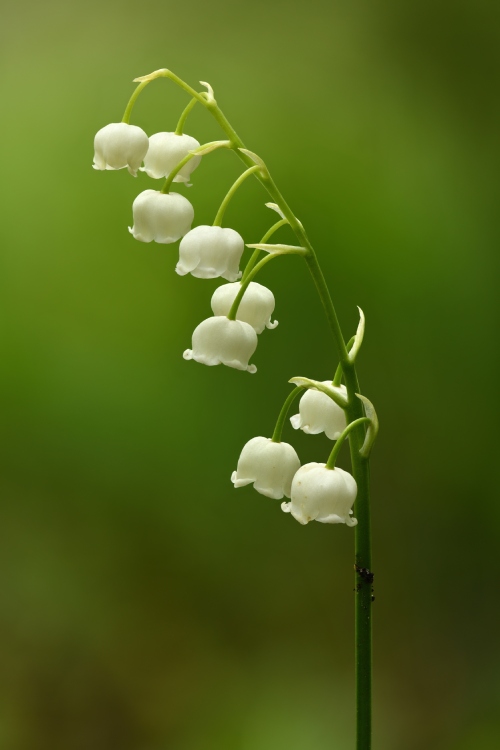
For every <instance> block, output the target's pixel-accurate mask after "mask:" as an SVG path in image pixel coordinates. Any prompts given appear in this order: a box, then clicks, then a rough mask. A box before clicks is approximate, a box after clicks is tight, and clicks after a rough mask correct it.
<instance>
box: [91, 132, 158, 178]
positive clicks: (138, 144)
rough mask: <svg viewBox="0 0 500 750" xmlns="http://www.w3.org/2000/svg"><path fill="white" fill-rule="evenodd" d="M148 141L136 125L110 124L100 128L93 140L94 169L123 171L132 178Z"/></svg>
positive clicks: (139, 164) (135, 173)
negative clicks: (127, 172) (126, 170)
mask: <svg viewBox="0 0 500 750" xmlns="http://www.w3.org/2000/svg"><path fill="white" fill-rule="evenodd" d="M148 147H149V139H148V137H147V135H146V133H145V132H144V130H142V129H141V128H138V127H137V125H129V124H128V123H127V122H112V123H111V124H110V125H106V126H105V127H104V128H101V129H100V130H99V131H98V132H97V133H96V136H95V138H94V164H93V167H94V169H123V168H124V167H127V169H128V171H129V172H130V174H131V175H133V176H134V177H137V170H138V169H139V167H140V166H141V162H142V160H143V159H144V157H145V156H146V153H147V150H148Z"/></svg>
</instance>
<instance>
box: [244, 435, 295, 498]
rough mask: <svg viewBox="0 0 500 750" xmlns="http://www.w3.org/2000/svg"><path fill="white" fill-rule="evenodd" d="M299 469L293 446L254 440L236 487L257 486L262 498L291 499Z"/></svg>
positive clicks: (257, 438) (249, 442)
mask: <svg viewBox="0 0 500 750" xmlns="http://www.w3.org/2000/svg"><path fill="white" fill-rule="evenodd" d="M299 468H300V460H299V457H298V456H297V453H296V452H295V449H294V448H293V447H292V446H291V445H289V443H275V442H273V441H272V440H271V439H270V438H265V437H254V438H252V439H251V440H249V441H248V443H246V445H244V446H243V450H242V451H241V455H240V457H239V459H238V468H237V469H236V471H233V474H232V476H231V481H232V483H233V484H234V486H235V487H244V486H245V485H247V484H251V483H252V482H253V486H254V488H255V489H256V490H257V492H260V494H261V495H266V497H271V498H272V499H273V500H281V498H282V497H283V496H285V497H290V491H291V487H292V479H293V476H294V474H295V473H296V472H297V471H298V469H299Z"/></svg>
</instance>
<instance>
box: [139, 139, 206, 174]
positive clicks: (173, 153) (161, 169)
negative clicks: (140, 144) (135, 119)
mask: <svg viewBox="0 0 500 750" xmlns="http://www.w3.org/2000/svg"><path fill="white" fill-rule="evenodd" d="M199 145H200V144H199V143H198V141H197V140H196V138H192V137H191V136H190V135H177V134H176V133H155V134H154V135H152V136H150V138H149V150H148V153H147V154H146V156H145V158H144V166H143V167H141V172H146V174H147V175H148V177H152V178H153V179H155V180H158V179H160V177H168V175H169V174H170V172H171V171H172V169H173V168H174V167H175V166H177V164H178V163H179V162H180V161H182V159H184V157H185V156H187V155H188V153H189V152H190V151H193V150H194V149H195V148H199ZM200 161H201V156H193V158H192V159H190V160H189V161H188V162H187V164H185V165H184V166H183V167H182V169H181V170H180V171H179V172H178V173H177V174H176V175H175V177H174V182H189V176H190V174H191V172H193V171H194V170H195V169H196V167H197V166H198V164H199V163H200Z"/></svg>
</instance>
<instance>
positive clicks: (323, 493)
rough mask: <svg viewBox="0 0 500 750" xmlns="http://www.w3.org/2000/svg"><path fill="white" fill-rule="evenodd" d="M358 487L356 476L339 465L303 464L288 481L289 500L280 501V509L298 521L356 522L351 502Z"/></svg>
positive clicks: (352, 502)
mask: <svg viewBox="0 0 500 750" xmlns="http://www.w3.org/2000/svg"><path fill="white" fill-rule="evenodd" d="M357 491H358V488H357V485H356V480H355V479H354V477H353V476H351V474H349V473H348V472H347V471H344V470H343V469H338V468H335V469H327V468H326V464H318V463H310V464H304V466H302V467H301V468H300V469H299V470H298V471H297V473H296V474H295V476H294V478H293V482H292V492H291V501H290V502H289V503H282V504H281V509H282V510H284V511H285V513H291V514H292V516H293V517H294V518H295V519H296V520H297V521H298V522H299V523H301V524H306V523H309V521H319V522H320V523H345V524H347V526H356V524H357V520H356V518H353V517H352V510H351V508H352V506H353V505H354V501H355V500H356V494H357Z"/></svg>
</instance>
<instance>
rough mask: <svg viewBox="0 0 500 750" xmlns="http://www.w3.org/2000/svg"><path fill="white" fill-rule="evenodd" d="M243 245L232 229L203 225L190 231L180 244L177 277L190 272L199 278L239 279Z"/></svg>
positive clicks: (239, 236)
mask: <svg viewBox="0 0 500 750" xmlns="http://www.w3.org/2000/svg"><path fill="white" fill-rule="evenodd" d="M244 249H245V243H244V241H243V237H241V235H239V234H238V232H235V230H234V229H229V228H227V227H224V228H223V227H210V226H206V225H204V224H202V225H200V226H198V227H195V228H194V229H191V231H190V232H188V234H186V236H185V237H184V238H183V240H182V242H181V244H180V245H179V262H178V263H177V267H176V269H175V270H176V271H177V273H178V274H179V276H185V275H186V274H187V273H190V274H191V275H192V276H196V278H198V279H215V278H217V277H218V276H222V278H223V279H227V280H228V281H236V279H237V278H239V277H240V276H241V272H240V271H239V265H240V258H241V256H242V255H243V250H244Z"/></svg>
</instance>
